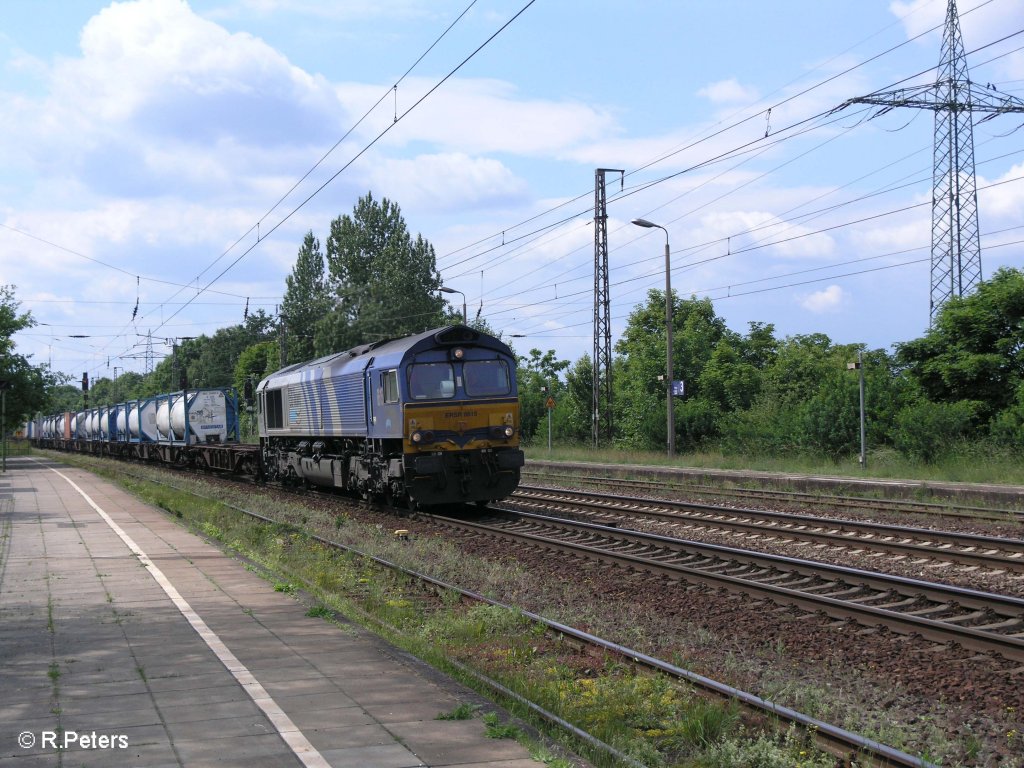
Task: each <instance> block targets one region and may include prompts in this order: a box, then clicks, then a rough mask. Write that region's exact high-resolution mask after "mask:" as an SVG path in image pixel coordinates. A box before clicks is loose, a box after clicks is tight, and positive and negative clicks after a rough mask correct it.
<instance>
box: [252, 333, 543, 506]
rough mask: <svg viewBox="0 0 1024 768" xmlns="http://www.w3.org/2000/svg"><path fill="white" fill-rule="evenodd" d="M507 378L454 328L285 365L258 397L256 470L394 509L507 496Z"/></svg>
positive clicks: (512, 484)
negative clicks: (386, 503)
mask: <svg viewBox="0 0 1024 768" xmlns="http://www.w3.org/2000/svg"><path fill="white" fill-rule="evenodd" d="M515 372H516V364H515V357H514V356H513V354H512V351H511V350H510V349H509V348H508V346H507V345H506V344H504V343H503V342H501V341H500V340H498V339H496V338H494V337H493V336H490V335H488V334H485V333H481V332H479V331H475V330H473V329H471V328H468V327H466V326H462V325H455V326H448V327H445V328H439V329H435V330H432V331H427V332H425V333H421V334H418V335H415V336H409V337H405V338H402V339H395V340H390V341H384V342H379V343H376V344H367V345H365V346H361V347H356V348H355V349H350V350H348V351H346V352H340V353H336V354H333V355H329V356H327V357H323V358H320V359H318V360H313V361H311V362H308V363H301V364H298V365H293V366H290V367H288V368H284V369H283V370H280V371H278V372H276V373H274V374H272V375H270V376H268V377H267V378H265V379H264V380H263V381H261V382H260V384H259V386H258V387H257V391H256V395H257V406H258V412H259V435H260V448H261V452H262V465H263V470H264V472H265V473H266V475H267V477H268V478H269V479H276V480H280V481H282V482H294V483H302V484H306V485H315V486H324V487H331V488H339V489H344V490H349V491H353V492H357V493H360V494H362V495H363V496H365V497H371V496H375V497H383V498H385V499H388V500H389V501H391V502H392V503H394V504H396V505H409V506H414V505H416V504H421V505H434V504H442V503H451V502H454V503H465V502H478V503H486V502H487V501H492V500H497V499H501V498H504V497H505V496H508V495H509V494H511V493H512V492H513V491H514V490H515V488H516V487H517V486H518V484H519V473H520V468H521V467H522V466H523V452H522V451H521V450H520V448H519V399H518V392H517V390H516V377H515Z"/></svg>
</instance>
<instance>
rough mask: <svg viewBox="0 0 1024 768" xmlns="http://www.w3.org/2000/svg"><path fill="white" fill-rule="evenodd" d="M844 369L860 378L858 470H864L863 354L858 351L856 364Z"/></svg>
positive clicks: (865, 455)
mask: <svg viewBox="0 0 1024 768" xmlns="http://www.w3.org/2000/svg"><path fill="white" fill-rule="evenodd" d="M846 369H847V370H850V371H857V373H858V374H859V378H860V468H861V469H866V468H867V466H868V441H867V430H866V429H865V424H864V353H863V352H862V351H859V350H858V352H857V362H855V363H847V364H846Z"/></svg>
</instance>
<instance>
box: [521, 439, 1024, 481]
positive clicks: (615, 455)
mask: <svg viewBox="0 0 1024 768" xmlns="http://www.w3.org/2000/svg"><path fill="white" fill-rule="evenodd" d="M524 451H525V452H526V458H527V459H535V460H538V461H542V460H549V461H578V462H593V463H597V464H640V465H645V466H656V467H688V468H697V469H725V470H755V471H762V472H782V473H787V474H806V475H832V476H838V477H851V478H877V479H880V480H882V479H884V480H895V479H900V480H919V481H931V482H956V483H995V484H1005V485H1024V462H1022V461H1021V458H1020V456H1014V455H1012V454H1009V453H1007V452H1005V451H1003V452H999V451H985V449H984V448H983V447H978V446H966V447H963V448H962V449H960V450H952V451H951V452H950V453H949V454H948V455H947V456H944V457H942V458H941V459H939V460H938V461H936V462H934V463H932V464H924V463H921V462H919V461H914V460H912V459H908V458H907V457H905V456H903V455H901V454H900V453H898V452H897V451H894V450H892V449H878V450H876V451H873V452H871V453H869V454H868V460H867V467H866V468H865V469H862V468H861V467H860V465H859V464H858V463H857V459H856V457H852V458H849V459H844V460H841V461H838V462H832V461H828V460H827V459H822V458H820V457H814V456H790V455H787V456H780V457H770V456H743V455H732V454H723V453H714V452H688V453H680V454H678V455H677V456H676V457H675V458H674V459H672V460H671V461H670V460H669V458H668V456H666V455H665V453H664V452H654V451H633V450H622V449H613V448H604V449H599V450H594V449H592V448H586V447H556V448H554V449H553V450H552V451H550V452H549V451H548V450H547V447H546V446H541V445H533V446H524Z"/></svg>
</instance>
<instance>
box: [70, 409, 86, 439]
mask: <svg viewBox="0 0 1024 768" xmlns="http://www.w3.org/2000/svg"><path fill="white" fill-rule="evenodd" d="M79 428H81V429H82V430H84V429H85V411H79V412H78V413H76V414H75V415H74V416H72V417H71V436H72V437H79V436H80V435H79V433H78V430H79Z"/></svg>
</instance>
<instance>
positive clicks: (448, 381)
mask: <svg viewBox="0 0 1024 768" xmlns="http://www.w3.org/2000/svg"><path fill="white" fill-rule="evenodd" d="M409 392H410V394H411V395H412V397H413V399H415V400H427V399H431V400H433V399H435V398H449V397H455V374H454V372H453V371H452V366H451V364H450V363H417V364H416V365H411V366H409Z"/></svg>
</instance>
